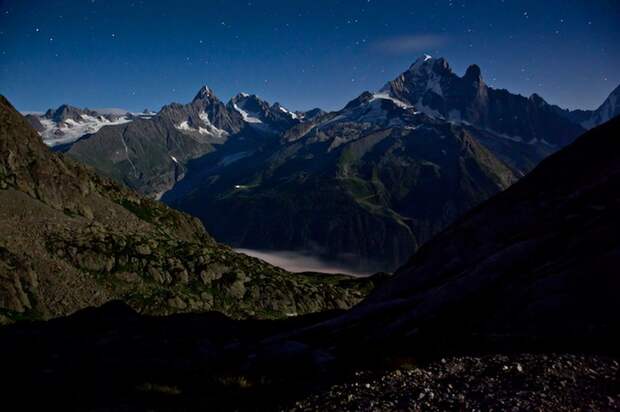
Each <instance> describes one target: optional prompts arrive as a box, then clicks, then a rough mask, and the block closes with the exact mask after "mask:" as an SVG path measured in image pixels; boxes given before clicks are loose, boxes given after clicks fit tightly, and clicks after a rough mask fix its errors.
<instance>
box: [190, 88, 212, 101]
mask: <svg viewBox="0 0 620 412" xmlns="http://www.w3.org/2000/svg"><path fill="white" fill-rule="evenodd" d="M213 98H216V99H217V97H216V96H215V94H214V93H213V90H211V88H209V86H207V85H206V84H205V85H204V86H202V87H201V88H200V90H198V93H197V94H196V97H194V100H193V101H197V100H205V99H213Z"/></svg>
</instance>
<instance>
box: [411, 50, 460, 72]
mask: <svg viewBox="0 0 620 412" xmlns="http://www.w3.org/2000/svg"><path fill="white" fill-rule="evenodd" d="M408 71H409V72H412V73H425V72H431V71H432V72H435V73H442V72H446V73H452V68H451V67H450V64H449V63H448V61H447V60H446V59H444V58H443V57H438V58H434V57H432V56H430V55H428V54H425V55H424V56H421V57H418V59H417V60H416V61H415V62H414V63H413V64H412V65H411V66H410V67H409V70H408Z"/></svg>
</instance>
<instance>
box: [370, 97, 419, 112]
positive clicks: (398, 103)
mask: <svg viewBox="0 0 620 412" xmlns="http://www.w3.org/2000/svg"><path fill="white" fill-rule="evenodd" d="M377 99H384V100H391V101H393V102H394V103H395V104H396V106H398V107H400V108H402V109H409V108H411V107H413V106H411V105H409V104H407V103H405V102H403V101H402V100H398V99H397V98H395V97H392V96H390V95H389V94H388V93H375V94H373V95H372V99H370V101H371V102H373V101H375V100H377Z"/></svg>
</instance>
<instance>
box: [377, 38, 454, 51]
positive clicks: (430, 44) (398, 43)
mask: <svg viewBox="0 0 620 412" xmlns="http://www.w3.org/2000/svg"><path fill="white" fill-rule="evenodd" d="M447 42H448V37H447V36H443V35H438V34H418V35H410V36H395V37H389V38H386V39H383V40H378V41H376V42H374V43H373V44H371V48H372V49H373V50H375V51H377V52H381V53H385V54H408V53H413V52H420V51H428V50H430V49H434V48H436V47H441V46H443V45H445V44H446V43H447Z"/></svg>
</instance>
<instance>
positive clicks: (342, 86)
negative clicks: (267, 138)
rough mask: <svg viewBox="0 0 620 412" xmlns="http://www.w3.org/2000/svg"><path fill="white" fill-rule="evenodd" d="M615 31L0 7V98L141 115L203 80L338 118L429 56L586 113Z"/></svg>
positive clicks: (318, 3) (112, 7)
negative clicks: (336, 111) (352, 102)
mask: <svg viewBox="0 0 620 412" xmlns="http://www.w3.org/2000/svg"><path fill="white" fill-rule="evenodd" d="M619 21H620V1H618V0H579V1H578V0H544V1H543V0H535V1H525V0H524V1H518V0H477V1H475V0H435V1H433V0H422V1H413V0H410V1H404V0H400V1H397V0H283V1H277V0H250V1H248V0H245V1H237V0H200V1H198V0H176V1H170V0H166V1H161V0H145V1H131V0H44V1H43V0H41V1H37V0H29V1H24V0H0V93H1V94H4V95H5V96H7V97H8V98H9V100H11V101H12V102H13V104H14V105H15V106H16V107H17V108H18V109H19V110H22V111H42V110H45V109H47V108H49V107H56V106H58V105H60V104H62V103H69V104H72V105H75V106H79V107H89V108H102V107H106V108H107V107H122V108H124V109H128V110H134V111H137V110H143V109H144V108H149V109H155V110H157V109H159V108H160V107H161V106H162V105H164V104H167V103H170V102H172V101H176V102H187V101H190V100H191V99H192V97H193V96H194V95H195V94H196V92H197V91H198V89H199V88H200V86H201V85H203V84H208V85H209V86H210V87H211V88H212V89H213V90H214V91H215V93H216V94H217V95H218V96H219V97H220V98H221V99H222V100H224V101H227V100H228V99H229V98H230V97H231V96H232V95H234V94H236V93H237V92H241V91H243V92H250V93H256V94H258V95H259V96H261V97H262V98H264V99H266V100H268V101H270V102H274V101H279V102H281V103H282V104H284V105H285V106H287V107H289V108H290V109H309V108H313V107H317V106H318V107H322V108H324V109H328V110H332V109H338V108H340V107H342V106H343V105H344V104H345V103H346V102H347V101H349V100H351V99H352V98H354V97H356V96H358V95H359V94H360V93H361V92H362V91H364V90H376V89H378V88H380V87H381V86H382V85H383V84H384V83H385V82H386V81H387V80H390V79H392V78H394V77H395V76H396V75H398V74H399V73H400V72H402V71H404V70H406V69H407V68H408V67H409V65H411V63H412V62H413V61H415V59H416V58H417V57H418V56H421V55H423V54H424V53H428V54H431V55H433V56H435V57H439V56H443V57H445V58H446V59H447V60H448V61H449V63H450V65H451V66H452V68H453V69H454V71H455V72H456V73H457V74H459V75H462V74H463V73H464V71H465V69H466V68H467V66H468V65H469V64H472V63H476V64H478V65H480V66H481V68H482V74H483V77H484V79H485V81H486V82H487V83H488V84H489V85H491V86H493V87H499V88H506V89H508V90H510V91H512V92H515V93H520V94H524V95H530V94H531V93H534V92H537V93H539V94H540V95H542V96H543V97H544V98H545V99H546V100H547V101H549V102H550V103H554V104H559V105H560V106H562V107H568V108H588V109H592V108H596V107H597V106H598V105H600V104H601V103H602V102H603V100H604V99H605V98H606V97H607V95H608V94H609V93H610V92H611V91H612V90H613V89H614V88H615V87H616V86H617V85H618V84H620V24H618V22H619Z"/></svg>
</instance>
